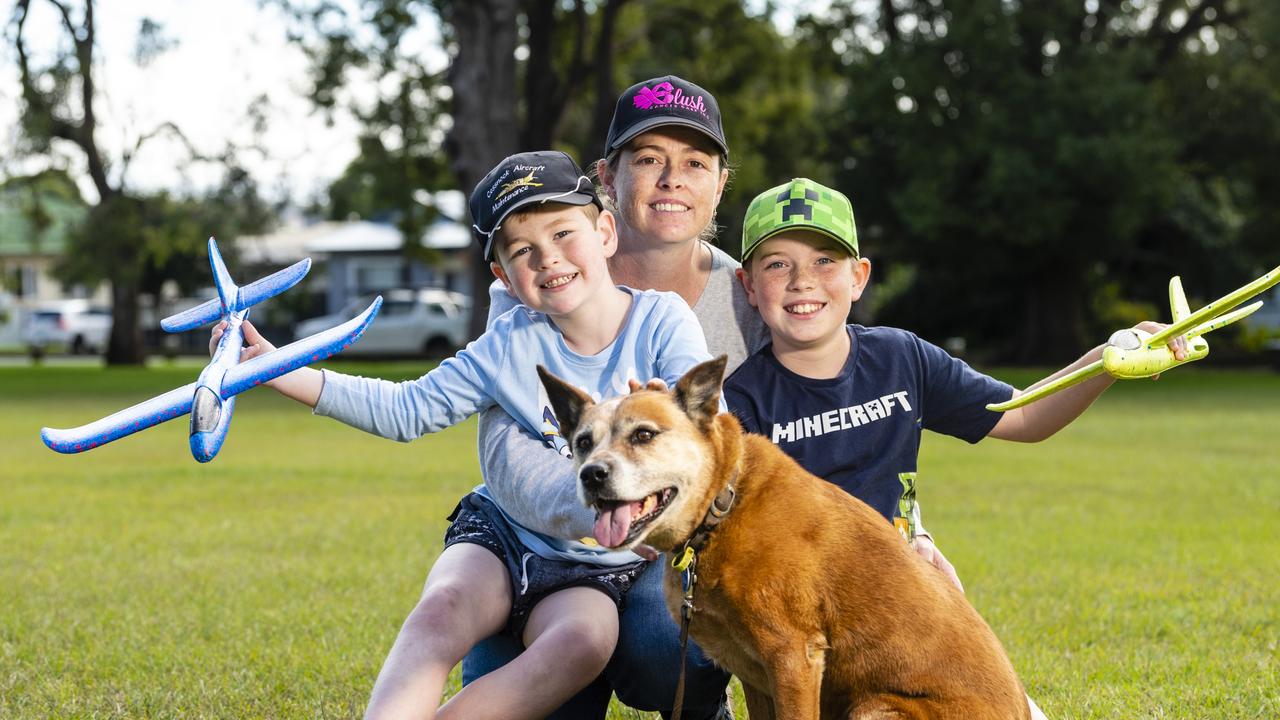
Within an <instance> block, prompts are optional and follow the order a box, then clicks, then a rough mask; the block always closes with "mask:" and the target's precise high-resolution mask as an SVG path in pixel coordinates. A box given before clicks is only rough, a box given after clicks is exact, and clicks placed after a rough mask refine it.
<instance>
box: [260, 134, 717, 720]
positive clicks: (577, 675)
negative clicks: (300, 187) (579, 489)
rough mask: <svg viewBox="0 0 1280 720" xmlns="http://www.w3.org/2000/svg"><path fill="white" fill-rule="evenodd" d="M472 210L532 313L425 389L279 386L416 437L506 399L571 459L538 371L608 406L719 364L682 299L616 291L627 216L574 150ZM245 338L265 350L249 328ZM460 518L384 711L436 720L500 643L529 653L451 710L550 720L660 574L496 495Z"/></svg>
mask: <svg viewBox="0 0 1280 720" xmlns="http://www.w3.org/2000/svg"><path fill="white" fill-rule="evenodd" d="M470 209H471V215H472V218H473V219H474V220H475V221H476V224H475V225H474V229H475V232H476V236H477V239H478V240H479V242H480V244H481V245H482V247H483V251H484V256H485V259H486V260H487V261H489V262H490V268H491V269H492V271H493V273H494V275H495V276H497V278H498V279H499V280H501V282H502V283H503V284H504V285H505V286H506V287H507V289H508V290H509V291H510V292H512V293H513V294H514V295H515V296H516V297H517V298H518V299H519V301H520V302H521V303H522V304H521V305H519V306H517V307H515V308H514V309H512V310H511V311H509V312H507V313H505V314H504V315H502V316H501V317H499V318H497V319H496V320H495V321H494V322H493V324H492V325H491V326H490V329H489V330H488V331H487V332H485V334H484V335H482V336H480V338H478V339H477V340H476V341H475V342H473V343H471V344H470V345H468V346H467V347H466V348H465V349H464V350H462V351H460V352H459V353H458V354H457V355H456V356H454V357H452V358H449V359H448V360H445V361H444V362H443V363H441V364H440V366H439V367H437V368H436V369H434V370H432V371H431V372H428V373H427V374H426V375H423V376H422V377H421V378H419V379H417V380H415V381H412V382H404V383H392V382H388V381H385V380H372V379H366V378H358V377H351V376H346V375H342V374H339V373H334V372H331V371H328V370H325V371H323V372H321V371H317V370H312V369H307V368H304V369H302V370H298V371H296V372H294V373H290V374H289V375H285V376H283V377H281V378H278V379H276V380H274V381H272V382H271V383H270V385H271V386H272V387H274V388H275V389H276V390H278V391H279V392H281V393H283V394H284V395H286V396H288V397H291V398H294V399H295V400H298V401H299V402H302V403H305V404H307V405H310V406H312V407H314V408H315V412H316V414H318V415H327V416H329V417H333V418H336V419H338V420H341V421H342V422H345V423H348V424H350V425H352V426H354V427H357V428H360V429H362V430H366V431H368V432H371V433H374V434H377V435H381V436H383V437H388V438H393V439H396V440H400V441H408V440H411V439H413V438H416V437H418V436H420V435H423V434H425V433H429V432H435V431H437V430H440V429H443V428H445V427H448V426H450V425H453V424H455V423H457V422H460V421H461V420H463V419H465V418H467V417H469V416H470V415H473V414H475V413H476V412H478V411H480V410H483V409H484V408H486V407H489V406H492V405H494V404H497V405H501V406H502V407H503V408H504V409H505V410H507V412H509V413H510V414H511V416H512V417H514V418H516V420H517V421H518V422H519V423H521V425H523V426H524V429H525V430H527V431H528V432H530V433H531V434H533V435H535V436H537V437H541V438H543V439H544V441H545V442H546V443H547V444H548V445H551V446H552V447H555V448H556V449H557V450H559V451H560V452H562V453H565V454H568V448H567V447H566V443H565V441H564V439H563V438H561V437H560V435H559V432H558V423H557V422H556V419H555V417H554V415H553V414H552V412H551V410H550V407H549V404H548V402H547V399H546V394H545V391H544V390H543V389H542V384H541V382H540V381H539V379H538V376H537V373H536V366H538V365H544V366H546V367H547V368H548V369H549V370H551V371H552V372H553V373H555V374H557V375H559V376H560V377H563V378H566V379H568V380H570V381H571V382H574V383H576V384H578V385H579V386H581V387H582V388H584V389H585V390H586V391H587V392H589V393H591V394H593V395H594V396H596V397H597V398H601V397H608V396H612V395H618V394H625V393H626V392H628V385H627V381H628V380H630V379H647V378H651V377H659V378H664V379H666V380H667V381H669V382H672V383H674V382H675V381H676V379H678V378H679V377H680V375H681V374H682V373H684V372H685V371H686V370H688V369H689V368H690V367H692V366H693V365H695V364H697V363H698V362H701V361H702V360H705V359H707V358H708V357H709V355H708V353H707V349H706V341H705V340H704V338H703V335H702V331H701V329H700V328H699V326H698V322H697V320H696V318H695V317H694V316H693V312H692V311H691V310H690V309H689V307H688V306H687V305H685V303H684V302H683V301H682V300H681V299H680V297H679V296H678V295H675V294H674V293H658V292H652V291H645V292H640V291H635V290H631V289H629V288H625V287H621V286H615V285H614V284H613V281H612V279H611V278H610V275H609V271H608V267H607V265H606V261H607V259H608V258H609V256H611V255H612V254H613V253H614V251H615V250H616V249H617V234H616V232H615V226H614V219H613V216H612V215H611V214H609V213H608V212H607V211H604V210H603V209H602V208H601V204H600V200H599V199H598V198H597V196H596V194H595V190H594V187H593V185H592V184H591V182H590V181H589V180H588V179H587V178H586V177H585V176H583V174H582V172H581V171H580V170H579V168H578V166H577V165H576V164H575V163H574V162H573V160H572V159H570V158H569V156H568V155H565V154H564V153H560V152H532V153H522V154H519V155H513V156H511V157H508V158H506V159H505V160H503V161H502V162H501V163H499V164H498V165H497V166H496V167H495V168H494V169H493V170H491V171H490V172H489V174H488V175H487V176H486V177H485V178H484V180H482V181H481V182H480V184H479V185H477V186H476V188H475V190H474V191H473V192H472V194H471V199H470ZM246 338H247V339H248V341H249V342H251V343H262V344H263V345H264V346H265V341H261V338H260V336H258V335H257V333H256V331H254V330H252V329H251V328H248V327H247V326H246ZM269 349H270V348H269V347H261V348H257V349H256V350H254V351H252V352H253V354H257V353H258V352H263V351H265V350H269ZM529 502H536V499H530V500H529ZM450 519H451V520H452V521H453V524H452V525H451V526H450V527H449V530H448V531H447V532H446V534H445V549H444V551H443V552H442V553H441V555H440V557H439V559H438V560H437V561H436V563H435V565H434V566H433V568H432V570H431V573H430V575H429V576H428V578H427V583H426V586H425V588H424V590H423V594H422V598H421V600H419V602H418V605H417V606H416V607H415V608H414V610H413V611H412V612H411V613H410V615H409V617H408V619H407V620H406V621H405V624H404V626H403V628H402V629H401V631H400V635H399V637H398V638H397V641H396V644H395V647H393V648H392V650H391V653H390V655H389V656H388V658H387V661H386V663H385V664H384V666H383V669H382V672H381V673H380V674H379V676H378V680H377V683H376V684H375V686H374V689H373V696H372V698H371V700H370V704H369V709H368V717H391V716H396V717H399V716H410V715H411V716H413V717H425V718H431V717H433V716H434V715H435V706H436V705H437V704H438V702H439V698H440V696H441V693H442V691H443V688H444V684H445V681H446V679H447V677H448V674H449V672H450V670H451V669H452V668H453V666H454V665H455V664H457V662H458V661H459V660H461V659H462V657H463V656H464V655H465V654H466V653H467V651H468V650H470V648H471V647H472V645H474V644H475V643H476V642H478V641H480V640H482V639H484V638H486V637H489V636H491V635H493V634H495V633H498V632H500V631H505V632H506V633H508V634H510V635H511V636H513V637H514V638H515V639H517V640H519V641H522V642H523V643H524V645H525V647H526V650H525V652H524V653H523V654H522V655H521V656H520V657H519V658H517V659H516V660H515V661H513V662H512V663H509V664H508V665H506V666H505V667H503V668H502V669H500V670H497V671H494V672H493V673H491V674H489V675H487V676H485V677H484V678H481V679H480V680H478V681H476V682H474V683H472V684H471V685H468V686H467V687H466V688H465V689H464V690H463V691H462V692H461V693H459V694H458V695H457V696H456V697H454V698H453V699H452V700H451V701H450V702H449V704H448V705H447V706H446V707H445V708H444V709H442V712H441V715H442V716H443V715H449V716H451V717H479V716H481V715H482V713H481V710H483V716H484V717H503V718H524V717H527V718H540V717H544V716H546V715H547V714H549V713H551V712H552V711H553V710H554V709H555V708H557V707H558V706H560V705H561V703H563V702H564V701H565V700H567V699H569V698H570V697H572V696H573V695H574V693H576V692H577V691H578V690H580V689H581V688H583V687H586V685H587V684H588V683H590V682H591V681H592V680H593V679H594V678H595V677H596V676H597V675H598V674H599V673H600V672H601V670H603V669H604V666H605V664H606V662H607V661H608V659H609V657H610V655H611V654H612V652H613V648H614V644H615V643H616V640H617V633H618V609H619V607H620V606H621V604H622V602H623V598H624V596H625V594H626V592H627V590H628V589H629V588H630V586H631V584H632V582H633V581H634V580H635V579H636V577H637V576H638V575H639V574H640V572H641V571H642V570H643V565H644V563H643V561H641V560H640V558H639V557H637V556H635V555H633V554H631V553H618V552H610V551H604V550H602V549H601V548H600V547H599V546H591V545H588V544H584V543H582V542H570V541H565V540H561V539H557V538H551V537H548V536H545V535H541V534H539V533H535V532H533V531H531V530H528V529H526V528H523V527H521V526H520V525H519V524H517V523H516V522H515V521H514V520H512V519H511V518H510V517H509V516H508V515H507V514H506V513H505V512H504V511H503V510H502V508H500V507H498V506H497V504H496V503H495V502H494V501H493V500H492V498H490V497H489V495H488V493H487V492H486V491H485V488H484V486H480V487H478V488H477V489H476V490H475V491H474V492H472V493H471V494H470V495H468V496H466V497H465V498H463V499H462V501H461V503H459V505H458V508H457V509H456V510H454V513H453V515H451V516H450Z"/></svg>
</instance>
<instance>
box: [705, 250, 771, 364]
mask: <svg viewBox="0 0 1280 720" xmlns="http://www.w3.org/2000/svg"><path fill="white" fill-rule="evenodd" d="M707 248H708V249H710V250H711V277H709V278H708V279H707V286H706V287H705V288H703V290H702V296H701V297H699V298H698V302H696V303H694V304H693V314H694V315H696V316H697V317H698V322H699V323H700V324H701V325H702V333H703V334H704V335H706V337H707V350H709V351H710V352H711V354H712V355H713V356H716V355H721V354H727V355H728V356H729V367H728V369H726V370H725V377H728V376H729V375H730V374H731V373H732V372H733V371H734V370H735V369H736V368H737V367H738V366H739V365H741V364H742V363H743V361H744V360H746V359H747V356H748V355H750V354H751V353H753V352H755V351H756V350H758V349H760V348H761V347H762V346H764V344H765V343H766V342H768V340H769V329H768V328H767V327H765V324H764V321H763V320H761V319H760V313H758V312H756V309H755V308H753V307H751V304H750V303H749V302H747V291H746V290H744V289H743V288H742V283H741V282H739V281H738V277H737V274H736V273H737V270H738V268H739V267H741V266H740V265H739V264H738V261H736V260H734V259H733V258H731V257H729V256H728V255H727V254H726V253H725V252H724V251H722V250H721V249H720V248H718V247H715V246H714V245H707Z"/></svg>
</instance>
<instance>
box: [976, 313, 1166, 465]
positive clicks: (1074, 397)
mask: <svg viewBox="0 0 1280 720" xmlns="http://www.w3.org/2000/svg"><path fill="white" fill-rule="evenodd" d="M1135 327H1136V328H1138V329H1139V330H1144V331H1146V332H1149V333H1155V332H1159V331H1160V330H1161V329H1163V328H1164V327H1166V325H1163V324H1161V323H1156V322H1151V321H1149V320H1148V321H1143V322H1141V323H1138V324H1137V325H1136V326H1135ZM1105 347H1106V346H1105V345H1099V346H1097V347H1095V348H1094V349H1092V350H1090V351H1089V352H1087V353H1085V354H1084V355H1082V356H1081V357H1080V359H1078V360H1076V361H1075V362H1073V363H1071V364H1070V365H1068V366H1066V367H1064V368H1062V369H1061V370H1059V371H1058V372H1056V373H1054V374H1052V375H1050V376H1049V377H1047V378H1044V379H1043V380H1041V381H1039V382H1037V383H1036V384H1035V385H1032V386H1030V387H1028V388H1027V390H1026V391H1029V390H1032V389H1035V388H1037V387H1039V386H1041V385H1044V384H1045V383H1049V382H1052V381H1054V380H1056V379H1058V378H1060V377H1062V376H1063V375H1066V374H1068V373H1071V372H1074V371H1076V370H1078V369H1080V368H1082V367H1084V366H1086V365H1089V364H1090V363H1093V362H1096V361H1097V360H1098V359H1099V358H1101V357H1102V350H1103V348H1105ZM1186 347H1187V346H1186V340H1185V339H1184V338H1182V337H1177V338H1174V339H1173V340H1171V341H1169V349H1170V350H1172V351H1173V353H1174V356H1175V357H1177V359H1179V360H1181V359H1183V358H1184V357H1185V356H1186V352H1187V350H1186ZM1158 377H1159V376H1158V375H1157V376H1155V378H1158ZM1155 378H1153V379H1155ZM1115 381H1116V379H1115V378H1113V377H1111V376H1110V375H1108V374H1106V373H1101V374H1099V375H1097V376H1096V377H1092V378H1089V379H1088V380H1085V381H1084V382H1082V383H1080V384H1079V385H1075V386H1072V387H1069V388H1067V389H1065V390H1063V391H1061V392H1056V393H1054V394H1052V395H1047V396H1045V397H1043V398H1041V399H1039V400H1036V401H1035V402H1033V403H1031V404H1030V405H1025V406H1023V407H1020V408H1016V409H1014V410H1010V411H1008V412H1006V413H1004V414H1003V415H1002V416H1001V418H1000V420H999V421H998V422H997V423H996V426H995V427H994V428H992V429H991V432H990V433H988V434H987V436H988V437H993V438H999V439H1001V440H1014V441H1017V442H1040V441H1041V440H1044V439H1046V438H1049V437H1052V436H1053V434H1054V433H1056V432H1058V431H1059V430H1061V429H1062V428H1064V427H1066V426H1068V425H1070V424H1071V423H1072V421H1074V420H1075V419H1076V418H1078V417H1080V415H1082V414H1083V413H1084V411H1085V410H1087V409H1089V406H1090V405H1092V404H1093V401H1094V400H1097V399H1098V396H1099V395H1101V394H1102V393H1103V392H1104V391H1105V390H1106V389H1107V388H1109V387H1111V384H1112V383H1114V382H1115ZM1026 391H1024V390H1019V391H1015V392H1014V397H1017V396H1018V395H1021V394H1022V393H1023V392H1026Z"/></svg>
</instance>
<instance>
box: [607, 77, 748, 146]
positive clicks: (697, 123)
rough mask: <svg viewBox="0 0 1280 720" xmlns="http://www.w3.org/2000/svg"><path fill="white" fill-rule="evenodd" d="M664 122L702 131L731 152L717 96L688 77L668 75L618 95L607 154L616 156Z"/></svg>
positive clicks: (610, 125) (636, 85)
mask: <svg viewBox="0 0 1280 720" xmlns="http://www.w3.org/2000/svg"><path fill="white" fill-rule="evenodd" d="M664 125H683V126H685V127H691V128H694V129H695V130H701V131H702V132H703V133H704V134H706V135H707V137H710V138H711V139H712V140H714V141H715V143H716V147H718V148H720V150H721V151H722V152H724V154H725V155H728V154H729V145H728V143H726V142H725V141H724V128H723V127H722V126H721V125H720V106H719V105H717V104H716V98H715V96H714V95H712V94H711V93H709V92H707V91H706V90H704V89H702V88H701V87H698V86H697V85H694V84H693V83H691V82H689V81H688V80H685V79H684V78H680V77H676V76H675V75H666V76H664V77H660V78H653V79H652V80H645V81H644V82H641V83H636V84H635V85H632V86H631V87H629V88H627V90H626V92H624V93H622V95H621V96H620V97H619V98H618V104H617V106H616V107H614V109H613V121H612V122H611V123H609V138H608V140H606V141H605V144H604V156H605V157H606V158H610V157H613V154H614V153H616V152H617V151H618V150H620V149H621V148H622V146H623V145H626V144H627V142H628V141H629V140H631V138H633V137H635V136H637V135H639V134H640V133H642V132H645V131H646V130H652V129H653V128H656V127H662V126H664Z"/></svg>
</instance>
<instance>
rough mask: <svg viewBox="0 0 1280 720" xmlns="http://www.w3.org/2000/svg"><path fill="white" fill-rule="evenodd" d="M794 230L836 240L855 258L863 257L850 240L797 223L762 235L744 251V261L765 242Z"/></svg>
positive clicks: (815, 227)
mask: <svg viewBox="0 0 1280 720" xmlns="http://www.w3.org/2000/svg"><path fill="white" fill-rule="evenodd" d="M792 230H808V231H809V232H812V233H817V234H819V235H821V236H823V237H827V238H831V239H832V240H835V241H836V242H838V243H840V247H842V248H844V249H845V250H848V251H849V254H850V255H852V256H854V257H855V258H856V257H861V256H860V255H859V254H858V251H857V250H856V249H854V248H853V247H851V246H850V245H849V241H848V240H845V239H844V238H842V237H840V236H839V235H836V234H835V233H833V232H831V231H830V230H828V229H826V228H823V227H818V226H817V225H809V224H806V223H796V224H794V225H785V226H783V227H779V228H774V229H773V230H770V231H769V232H767V233H765V234H764V235H761V236H760V237H759V238H757V239H756V241H755V242H754V243H752V244H751V247H749V248H747V249H746V250H745V251H743V253H742V261H743V262H746V260H747V258H749V257H751V254H752V253H754V252H755V251H756V250H757V249H758V248H759V247H760V246H761V245H762V244H764V241H765V240H768V239H769V238H771V237H773V236H774V235H781V234H782V233H784V232H790V231H792Z"/></svg>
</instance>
